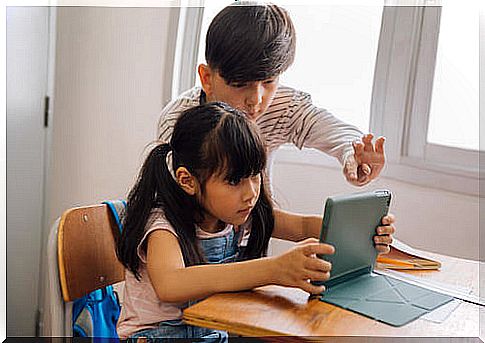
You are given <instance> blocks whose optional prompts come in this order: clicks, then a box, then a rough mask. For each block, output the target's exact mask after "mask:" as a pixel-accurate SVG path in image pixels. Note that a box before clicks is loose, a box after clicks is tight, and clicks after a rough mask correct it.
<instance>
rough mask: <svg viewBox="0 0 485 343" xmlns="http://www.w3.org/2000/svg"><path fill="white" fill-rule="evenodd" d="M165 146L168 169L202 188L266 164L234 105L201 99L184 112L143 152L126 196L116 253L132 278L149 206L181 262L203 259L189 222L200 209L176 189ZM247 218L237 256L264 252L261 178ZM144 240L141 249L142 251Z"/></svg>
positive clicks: (265, 209)
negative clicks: (164, 137)
mask: <svg viewBox="0 0 485 343" xmlns="http://www.w3.org/2000/svg"><path fill="white" fill-rule="evenodd" d="M170 151H171V152H172V166H171V167H172V168H173V170H174V171H176V170H177V168H179V167H181V166H183V167H185V168H187V170H189V171H190V173H192V175H194V176H195V177H196V178H197V180H198V181H199V183H200V184H201V188H202V192H204V185H205V182H206V181H207V179H208V178H209V177H210V176H211V175H218V176H220V177H222V178H224V179H225V180H228V181H231V182H236V183H237V182H239V180H241V179H242V178H247V177H249V176H252V175H257V174H259V173H261V174H263V173H262V171H263V169H264V167H265V165H266V150H265V147H264V144H263V142H262V140H261V138H260V136H259V134H258V131H257V128H256V126H255V124H253V123H251V122H250V121H249V120H247V119H246V118H245V116H244V115H243V114H241V112H239V111H238V110H235V109H233V108H231V107H229V105H226V104H224V103H206V104H203V105H199V106H196V107H193V108H190V109H188V110H186V111H184V112H183V113H182V114H181V115H180V117H179V118H178V120H177V122H176V124H175V127H174V131H173V135H172V138H171V140H170V143H166V144H160V143H159V144H158V145H157V146H155V148H154V149H153V150H152V151H151V152H150V153H149V155H148V157H147V158H146V160H145V162H144V164H143V166H142V168H141V171H140V174H139V176H138V180H137V182H136V184H135V186H134V187H133V188H132V190H131V191H130V194H129V196H128V206H127V211H126V217H125V221H124V227H123V232H122V234H121V239H120V240H119V242H118V246H117V255H118V258H119V260H120V261H121V262H122V263H123V265H124V266H125V267H126V268H128V269H129V270H130V271H131V272H132V273H133V274H134V275H135V277H136V278H137V279H139V277H140V273H139V268H140V263H141V261H140V259H139V257H138V250H137V249H138V246H139V244H140V242H141V240H142V238H143V236H144V234H145V230H146V225H147V222H148V220H149V217H150V215H151V214H152V211H153V210H154V209H160V210H162V211H163V213H164V215H165V218H166V219H167V220H168V221H169V222H170V224H171V225H172V227H173V228H174V230H175V232H176V233H177V236H178V242H179V244H180V248H181V250H182V255H183V257H184V262H185V265H186V266H191V265H194V264H200V263H203V262H204V261H205V259H204V256H203V254H202V252H201V249H200V248H199V243H198V239H197V236H196V226H195V224H197V223H200V222H201V221H202V219H203V214H204V210H203V208H202V207H201V206H200V204H199V202H198V201H197V198H196V196H195V195H194V196H190V195H188V194H187V193H186V192H185V191H184V190H182V189H181V188H180V186H179V185H178V184H177V182H176V181H175V179H174V177H173V176H172V174H171V173H170V171H169V168H168V166H167V161H166V160H167V154H168V153H169V152H170ZM249 220H250V221H251V233H250V236H249V239H248V244H247V247H246V249H244V250H242V256H240V258H241V259H250V258H257V257H261V256H264V255H265V254H266V251H267V248H268V242H269V239H270V237H271V234H272V232H273V226H274V217H273V208H272V204H271V201H270V199H269V197H268V195H267V192H266V190H265V186H264V180H262V181H261V186H260V196H259V198H258V200H257V202H256V205H255V207H254V208H253V210H252V212H251V215H250V219H249ZM144 244H145V246H142V249H145V252H146V242H145V243H144Z"/></svg>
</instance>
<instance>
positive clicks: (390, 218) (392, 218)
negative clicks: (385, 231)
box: [381, 213, 396, 225]
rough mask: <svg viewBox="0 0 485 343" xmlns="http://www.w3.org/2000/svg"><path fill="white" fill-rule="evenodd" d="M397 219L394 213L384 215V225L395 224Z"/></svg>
mask: <svg viewBox="0 0 485 343" xmlns="http://www.w3.org/2000/svg"><path fill="white" fill-rule="evenodd" d="M395 221H396V217H395V216H394V215H393V214H392V213H389V214H388V215H387V216H384V217H382V220H381V222H382V224H383V225H390V224H393V223H394V222H395Z"/></svg>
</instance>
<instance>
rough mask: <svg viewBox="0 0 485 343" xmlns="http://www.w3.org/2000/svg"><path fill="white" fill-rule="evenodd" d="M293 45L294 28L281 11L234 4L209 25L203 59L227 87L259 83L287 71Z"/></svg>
mask: <svg viewBox="0 0 485 343" xmlns="http://www.w3.org/2000/svg"><path fill="white" fill-rule="evenodd" d="M295 46H296V33H295V29H294V26H293V23H292V21H291V19H290V16H289V15H288V13H287V12H286V11H285V10H284V9H283V8H281V7H278V6H276V5H274V4H258V3H255V2H249V1H238V2H236V3H234V4H232V5H230V6H227V7H225V8H224V9H223V10H222V11H221V12H219V13H218V14H217V15H216V16H215V17H214V19H213V20H212V22H211V24H210V25H209V29H208V31H207V36H206V44H205V59H206V61H207V64H208V65H209V67H211V68H212V69H214V70H216V71H217V72H218V73H219V74H220V76H221V77H222V78H223V79H224V80H225V81H226V83H228V84H230V83H234V82H248V81H260V80H265V79H268V78H271V77H274V76H277V75H279V74H281V73H282V72H284V71H285V70H286V69H288V67H289V66H290V65H291V64H292V63H293V60H294V58H295Z"/></svg>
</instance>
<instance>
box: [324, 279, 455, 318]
mask: <svg viewBox="0 0 485 343" xmlns="http://www.w3.org/2000/svg"><path fill="white" fill-rule="evenodd" d="M320 300H321V301H323V302H327V303H330V304H333V305H336V306H339V307H342V308H344V309H347V310H350V311H353V312H356V313H359V314H362V315H364V316H367V317H370V318H373V319H375V320H378V321H381V322H383V323H386V324H389V325H392V326H402V325H405V324H407V323H409V322H411V321H413V320H415V319H417V318H419V317H421V316H422V315H424V314H426V313H428V312H430V311H432V310H434V309H436V308H438V307H440V306H442V305H444V304H447V303H448V302H450V301H452V300H453V297H451V296H448V295H444V294H441V293H438V292H435V291H431V290H429V289H426V288H423V287H419V286H415V285H411V284H409V283H406V282H404V281H401V280H397V279H393V278H391V277H388V276H385V275H378V274H374V273H366V274H362V275H360V276H357V277H354V278H352V279H347V280H346V281H345V282H340V283H339V284H336V285H334V286H332V287H329V288H328V289H327V290H326V291H325V292H324V293H323V295H322V296H321V298H320Z"/></svg>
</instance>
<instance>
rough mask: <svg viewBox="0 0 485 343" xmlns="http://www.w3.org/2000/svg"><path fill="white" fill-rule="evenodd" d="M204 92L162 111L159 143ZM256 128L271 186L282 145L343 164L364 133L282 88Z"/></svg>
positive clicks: (187, 96) (193, 91)
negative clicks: (309, 150) (276, 155)
mask: <svg viewBox="0 0 485 343" xmlns="http://www.w3.org/2000/svg"><path fill="white" fill-rule="evenodd" d="M201 92H202V89H201V88H200V87H194V88H192V89H189V90H188V91H186V92H184V93H183V94H181V95H180V96H179V97H178V98H177V99H175V100H172V101H171V102H170V103H169V104H168V105H167V106H166V107H165V108H164V109H163V110H162V112H161V114H160V121H159V124H158V138H159V140H161V141H162V142H168V141H169V140H170V138H171V136H172V131H173V127H174V125H175V122H176V120H177V118H178V116H179V115H180V113H181V112H182V111H184V110H186V109H188V108H191V107H193V106H197V105H199V104H200V101H201V98H202V97H201ZM256 125H257V126H258V127H259V130H260V133H261V135H262V138H263V140H264V142H265V144H266V146H267V149H268V167H267V169H268V170H266V174H267V176H269V177H268V178H267V180H268V183H269V184H271V183H270V182H269V179H270V178H271V166H272V160H273V153H274V152H275V151H276V149H278V148H279V147H280V146H281V145H283V144H287V143H291V144H294V145H295V146H296V147H298V148H299V149H302V148H304V147H305V148H315V149H318V150H320V151H322V152H324V153H326V154H329V155H331V156H333V157H335V158H337V159H338V160H339V161H340V163H341V164H342V163H343V162H344V160H345V158H346V157H347V156H348V155H349V154H353V153H354V149H353V147H352V141H354V140H356V139H360V138H361V137H362V132H361V131H360V130H359V129H357V128H356V127H355V126H352V125H349V124H346V123H344V122H342V121H341V120H339V119H338V118H336V117H335V116H333V115H332V114H331V113H330V112H328V111H327V110H324V109H321V108H318V107H316V106H315V105H313V103H312V100H311V96H310V94H308V93H304V92H301V91H298V90H295V89H293V88H290V87H286V86H283V85H280V86H279V87H278V89H277V91H276V94H275V96H274V98H273V100H272V102H271V104H270V105H269V107H268V109H267V111H266V112H265V113H263V114H261V115H260V116H259V117H258V118H257V119H256ZM268 189H269V190H271V187H270V188H268ZM271 193H272V192H271Z"/></svg>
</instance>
